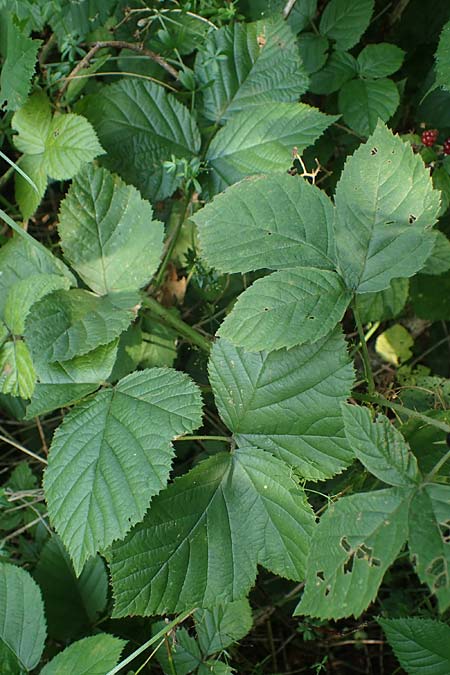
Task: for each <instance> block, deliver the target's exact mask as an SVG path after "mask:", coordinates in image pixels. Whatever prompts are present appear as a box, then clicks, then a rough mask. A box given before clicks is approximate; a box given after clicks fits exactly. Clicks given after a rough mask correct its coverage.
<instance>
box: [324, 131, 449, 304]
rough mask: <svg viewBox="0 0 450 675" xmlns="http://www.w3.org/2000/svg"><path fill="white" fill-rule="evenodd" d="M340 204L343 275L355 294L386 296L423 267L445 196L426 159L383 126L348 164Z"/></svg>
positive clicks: (339, 188) (340, 187)
mask: <svg viewBox="0 0 450 675" xmlns="http://www.w3.org/2000/svg"><path fill="white" fill-rule="evenodd" d="M335 203H336V230H335V232H336V248H337V256H338V262H339V269H340V271H341V274H342V275H343V277H344V279H345V281H346V283H347V285H348V287H349V288H353V289H355V290H356V291H357V292H358V293H368V292H375V291H381V290H383V289H385V288H388V286H389V284H390V282H391V280H392V279H396V278H400V277H410V276H412V275H413V274H415V273H416V272H417V271H418V270H419V269H420V268H421V267H423V264H424V262H425V260H426V259H427V258H428V256H429V255H430V252H431V250H432V248H433V246H434V233H432V232H430V228H431V226H432V225H433V224H434V222H435V220H436V217H437V214H438V211H439V193H438V192H437V191H435V190H433V188H432V183H431V179H430V174H429V171H428V170H427V169H426V168H425V166H424V164H423V162H422V160H421V158H420V157H419V156H418V155H415V154H414V153H413V151H412V149H411V146H410V145H409V144H405V143H403V141H402V140H401V139H400V138H399V137H398V136H394V135H393V134H392V133H391V132H390V131H389V130H388V129H387V128H386V127H385V126H384V125H383V124H382V123H381V122H379V124H378V126H377V128H376V130H375V132H374V133H373V134H372V136H371V137H370V138H369V139H368V141H367V142H366V143H365V144H363V145H361V146H360V147H359V148H358V150H356V152H355V153H354V154H353V156H351V157H350V158H348V159H347V161H346V164H345V167H344V170H343V172H342V175H341V178H340V180H339V183H338V185H337V188H336V198H335Z"/></svg>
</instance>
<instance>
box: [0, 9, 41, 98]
mask: <svg viewBox="0 0 450 675" xmlns="http://www.w3.org/2000/svg"><path fill="white" fill-rule="evenodd" d="M3 20H6V30H5V38H6V39H5V43H4V44H3V45H2V51H3V56H4V61H3V65H2V69H1V74H0V106H1V107H2V108H3V107H4V105H5V103H6V110H17V109H18V108H20V106H21V105H23V104H24V103H25V101H26V99H27V96H28V93H29V91H30V87H31V78H32V77H33V74H34V69H35V65H36V58H37V51H38V49H39V46H40V45H41V44H42V41H41V40H32V39H31V38H30V37H28V36H27V34H26V32H25V31H23V30H21V29H20V28H19V27H18V26H17V25H16V23H15V22H14V20H13V17H12V16H11V15H10V14H9V13H5V14H4V15H3V16H2V21H3Z"/></svg>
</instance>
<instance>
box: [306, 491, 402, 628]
mask: <svg viewBox="0 0 450 675" xmlns="http://www.w3.org/2000/svg"><path fill="white" fill-rule="evenodd" d="M411 494H412V491H411V490H407V489H401V488H389V489H387V490H378V491H376V492H368V493H361V494H355V495H352V496H351V497H343V498H341V499H339V500H338V501H337V502H335V503H334V504H331V506H330V507H329V508H328V510H327V511H326V513H325V514H324V515H323V516H322V518H321V519H320V522H319V525H318V527H317V529H316V531H315V534H314V536H313V540H312V543H311V549H310V553H309V558H308V567H307V571H306V586H305V592H304V595H303V598H302V600H301V602H300V604H299V605H298V606H297V608H296V610H295V614H296V615H300V614H307V615H309V616H316V617H319V618H321V619H340V618H342V617H346V616H350V615H352V614H353V616H355V617H358V616H359V615H360V614H361V613H362V612H363V611H364V610H365V609H366V608H367V607H368V605H369V604H370V603H371V602H372V601H373V600H374V598H375V597H376V595H377V592H378V588H379V585H380V584H381V581H382V579H383V576H384V574H385V572H386V570H387V569H388V567H389V566H390V565H391V564H392V563H393V562H394V560H395V558H396V557H397V555H398V554H399V552H400V550H401V548H402V546H403V544H404V543H405V541H406V537H407V533H408V501H409V498H410V496H411Z"/></svg>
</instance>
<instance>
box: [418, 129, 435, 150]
mask: <svg viewBox="0 0 450 675" xmlns="http://www.w3.org/2000/svg"><path fill="white" fill-rule="evenodd" d="M438 133H439V132H438V130H437V129H427V131H424V132H423V134H422V143H423V144H424V145H425V146H426V147H427V148H432V147H433V145H434V144H435V143H436V141H437V137H438Z"/></svg>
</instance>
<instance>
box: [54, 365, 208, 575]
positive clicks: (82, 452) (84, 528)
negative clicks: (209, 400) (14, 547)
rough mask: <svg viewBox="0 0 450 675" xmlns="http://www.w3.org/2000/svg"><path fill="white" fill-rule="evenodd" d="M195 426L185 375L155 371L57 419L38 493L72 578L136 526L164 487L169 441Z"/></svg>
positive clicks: (191, 389)
mask: <svg viewBox="0 0 450 675" xmlns="http://www.w3.org/2000/svg"><path fill="white" fill-rule="evenodd" d="M200 422H201V398H200V393H199V391H198V389H197V387H195V385H194V384H193V383H192V382H191V381H190V380H189V378H188V377H187V376H186V375H183V374H181V373H177V372H176V371H173V370H169V369H162V368H155V369H151V370H144V371H141V372H136V373H133V374H132V375H128V376H127V377H125V378H124V379H123V380H121V381H120V382H119V383H118V384H117V385H116V386H115V387H114V388H110V389H105V390H103V391H100V392H99V393H98V394H96V396H95V397H94V398H92V399H91V400H88V401H86V402H85V403H82V404H81V405H79V406H77V407H76V408H74V409H73V410H72V412H71V413H70V414H69V415H67V416H66V417H65V418H64V421H63V423H62V424H61V426H60V427H59V428H58V429H57V431H56V433H55V435H54V437H53V442H52V445H51V449H50V454H49V463H48V468H47V470H46V472H45V479H44V487H45V493H46V499H47V504H48V510H49V514H50V518H51V520H52V522H53V524H54V526H55V529H56V530H57V532H58V533H59V535H60V536H61V539H62V541H63V543H64V545H65V547H66V549H67V550H68V552H69V554H70V556H71V558H72V562H73V565H74V568H75V571H76V573H77V574H79V573H80V572H81V569H82V567H83V564H84V562H85V561H86V560H87V559H88V558H90V557H91V556H93V555H94V554H95V553H96V552H97V551H101V550H104V549H105V548H106V547H107V546H109V545H110V544H111V543H112V541H114V539H117V538H123V537H124V536H125V534H126V533H127V532H128V530H129V529H130V528H131V527H132V525H134V524H135V523H137V522H139V521H140V520H142V518H143V516H144V513H145V511H146V510H147V508H148V505H149V502H150V499H151V498H152V497H153V496H154V495H155V494H157V493H158V492H159V491H160V490H161V489H162V488H163V487H164V486H165V485H166V482H167V479H168V477H169V471H170V468H171V463H172V457H173V449H172V445H171V443H170V441H171V440H172V439H173V438H175V436H178V435H180V434H182V433H186V432H189V431H192V430H193V429H195V428H196V427H198V426H199V425H200Z"/></svg>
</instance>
